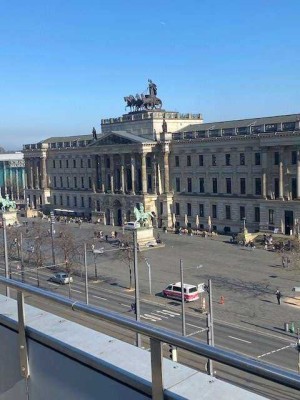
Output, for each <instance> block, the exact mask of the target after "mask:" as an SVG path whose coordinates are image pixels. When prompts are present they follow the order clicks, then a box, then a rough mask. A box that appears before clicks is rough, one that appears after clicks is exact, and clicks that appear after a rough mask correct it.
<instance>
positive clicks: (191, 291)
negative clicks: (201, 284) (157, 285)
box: [162, 282, 199, 302]
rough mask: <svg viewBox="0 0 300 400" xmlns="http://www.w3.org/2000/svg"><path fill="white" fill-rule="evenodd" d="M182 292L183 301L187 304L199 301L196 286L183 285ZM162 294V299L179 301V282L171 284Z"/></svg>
mask: <svg viewBox="0 0 300 400" xmlns="http://www.w3.org/2000/svg"><path fill="white" fill-rule="evenodd" d="M183 291H184V301H187V302H189V301H195V300H198V299H199V291H198V288H197V286H195V285H189V284H187V283H184V284H183ZM162 294H163V296H164V297H169V298H170V299H177V300H181V282H177V283H171V284H170V285H168V286H167V287H166V288H165V289H164V290H163V291H162Z"/></svg>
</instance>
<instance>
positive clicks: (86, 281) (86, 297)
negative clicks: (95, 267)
mask: <svg viewBox="0 0 300 400" xmlns="http://www.w3.org/2000/svg"><path fill="white" fill-rule="evenodd" d="M84 270H85V301H86V304H89V286H88V270H87V257H86V243H84Z"/></svg>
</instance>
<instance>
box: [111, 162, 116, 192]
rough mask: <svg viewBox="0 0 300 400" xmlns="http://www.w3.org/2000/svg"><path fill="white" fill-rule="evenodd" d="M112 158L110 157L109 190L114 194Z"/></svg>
mask: <svg viewBox="0 0 300 400" xmlns="http://www.w3.org/2000/svg"><path fill="white" fill-rule="evenodd" d="M114 172H115V171H114V156H113V155H112V156H110V189H111V192H112V193H114V192H115V188H114Z"/></svg>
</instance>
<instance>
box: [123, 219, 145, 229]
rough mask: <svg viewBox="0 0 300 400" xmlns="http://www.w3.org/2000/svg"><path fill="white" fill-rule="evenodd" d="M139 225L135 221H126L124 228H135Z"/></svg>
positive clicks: (139, 225)
mask: <svg viewBox="0 0 300 400" xmlns="http://www.w3.org/2000/svg"><path fill="white" fill-rule="evenodd" d="M140 227H141V224H140V223H139V222H137V221H132V222H127V224H125V225H124V229H125V230H131V229H137V228H140Z"/></svg>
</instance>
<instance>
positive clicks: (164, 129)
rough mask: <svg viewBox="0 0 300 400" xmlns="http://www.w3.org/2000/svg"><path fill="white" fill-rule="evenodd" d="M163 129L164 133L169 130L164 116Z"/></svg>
mask: <svg viewBox="0 0 300 400" xmlns="http://www.w3.org/2000/svg"><path fill="white" fill-rule="evenodd" d="M162 131H163V133H167V132H168V126H167V123H166V120H165V117H164V118H163V123H162Z"/></svg>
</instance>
